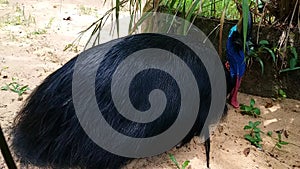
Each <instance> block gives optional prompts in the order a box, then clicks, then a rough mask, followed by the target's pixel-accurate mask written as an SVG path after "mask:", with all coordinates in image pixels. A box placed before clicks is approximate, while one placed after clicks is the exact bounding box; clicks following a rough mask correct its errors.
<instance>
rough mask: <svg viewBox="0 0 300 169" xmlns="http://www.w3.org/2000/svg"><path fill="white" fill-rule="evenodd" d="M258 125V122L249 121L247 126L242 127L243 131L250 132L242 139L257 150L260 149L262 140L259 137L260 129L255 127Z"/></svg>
mask: <svg viewBox="0 0 300 169" xmlns="http://www.w3.org/2000/svg"><path fill="white" fill-rule="evenodd" d="M260 123H261V122H260V121H256V122H252V121H249V124H248V125H246V126H244V130H250V133H249V134H245V135H244V138H245V139H246V140H248V141H249V142H250V143H251V144H252V145H255V146H256V147H258V148H262V145H261V142H262V138H261V136H260V133H261V129H260V128H258V127H257V126H258V125H260Z"/></svg>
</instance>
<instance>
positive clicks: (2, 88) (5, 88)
mask: <svg viewBox="0 0 300 169" xmlns="http://www.w3.org/2000/svg"><path fill="white" fill-rule="evenodd" d="M8 89H9V87H8V85H6V86H2V87H1V90H4V91H7V90H8Z"/></svg>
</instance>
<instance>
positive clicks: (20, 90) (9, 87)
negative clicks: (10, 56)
mask: <svg viewBox="0 0 300 169" xmlns="http://www.w3.org/2000/svg"><path fill="white" fill-rule="evenodd" d="M1 90H4V91H12V92H15V93H17V94H18V96H19V97H20V96H22V95H23V94H24V93H26V91H27V90H29V88H28V85H24V86H23V85H20V84H19V83H18V82H16V81H15V79H13V82H11V83H9V84H5V85H4V86H2V87H1Z"/></svg>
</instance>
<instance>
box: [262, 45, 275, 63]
mask: <svg viewBox="0 0 300 169" xmlns="http://www.w3.org/2000/svg"><path fill="white" fill-rule="evenodd" d="M262 48H263V49H265V50H266V51H268V52H269V54H270V55H271V56H272V59H273V62H274V63H275V62H276V56H275V54H274V52H273V50H271V49H270V48H268V47H265V46H264V47H262Z"/></svg>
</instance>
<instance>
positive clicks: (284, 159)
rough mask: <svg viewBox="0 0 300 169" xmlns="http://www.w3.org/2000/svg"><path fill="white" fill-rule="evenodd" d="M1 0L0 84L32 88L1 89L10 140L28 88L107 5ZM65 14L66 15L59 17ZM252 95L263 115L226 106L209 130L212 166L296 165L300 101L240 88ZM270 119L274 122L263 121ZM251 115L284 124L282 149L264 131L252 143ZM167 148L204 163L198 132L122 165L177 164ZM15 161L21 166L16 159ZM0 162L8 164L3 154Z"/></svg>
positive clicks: (299, 161) (277, 126)
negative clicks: (225, 113) (187, 140)
mask: <svg viewBox="0 0 300 169" xmlns="http://www.w3.org/2000/svg"><path fill="white" fill-rule="evenodd" d="M0 2H1V4H0V86H5V84H9V83H11V82H12V81H13V80H12V79H14V80H15V81H16V82H18V83H19V84H21V85H28V86H29V88H30V90H28V91H27V93H25V94H23V95H22V96H21V98H19V97H18V94H17V93H14V92H12V91H3V90H2V91H0V123H1V127H2V129H3V130H4V133H5V137H6V139H7V141H8V142H9V143H10V140H11V135H10V131H11V126H12V122H13V119H14V117H15V115H16V112H18V110H19V109H20V108H21V106H22V104H23V102H24V100H25V99H26V97H28V94H29V93H30V92H31V91H32V90H33V89H34V88H35V87H36V86H38V85H39V84H40V83H41V82H42V80H43V79H44V78H46V77H47V76H48V75H49V74H50V73H51V72H53V71H55V70H56V69H58V68H59V67H61V66H62V65H63V64H64V63H66V62H67V61H68V60H69V59H71V58H72V57H74V56H76V55H77V54H78V53H76V51H64V48H65V46H66V45H67V44H70V43H72V41H73V40H74V39H75V38H76V37H77V36H78V32H80V31H82V30H83V29H85V28H86V27H87V26H89V25H90V24H91V23H92V22H94V21H95V20H96V19H97V18H98V17H99V16H101V15H102V14H103V12H105V10H106V9H108V6H105V5H103V3H102V2H100V1H97V2H95V1H92V0H87V1H84V0H65V1H62V3H61V1H58V0H53V1H45V0H39V1H30V0H18V1H17V0H11V1H9V4H6V3H5V1H3V0H0ZM20 9H21V10H20ZM23 11H24V14H23ZM18 16H21V17H18ZM24 16H25V18H24ZM68 17H70V20H63V18H65V19H67V18H68ZM106 33H107V34H108V31H107V32H106ZM106 33H105V32H104V33H103V34H106ZM88 36H89V35H88V34H87V35H86V36H84V37H83V38H82V41H81V43H79V44H78V46H77V48H78V51H79V52H80V51H81V50H82V49H83V47H84V42H86V40H87V38H88ZM255 87H256V86H253V88H255ZM251 98H253V99H255V101H256V104H255V106H257V107H258V108H260V109H261V111H262V115H261V117H259V118H254V117H252V116H247V115H242V114H241V112H240V111H239V110H235V109H233V108H231V107H230V108H229V112H228V116H227V117H226V118H225V119H224V120H223V122H221V123H220V124H219V125H218V126H217V127H216V130H215V131H214V132H213V133H212V134H211V135H212V138H211V140H212V143H211V144H212V145H211V146H212V148H211V168H213V169H219V168H220V169H227V168H228V169H231V168H237V169H258V168H260V169H267V168H274V169H281V168H300V147H299V146H300V101H297V100H291V99H284V100H282V101H278V100H276V101H275V100H273V99H272V98H263V97H258V96H252V95H246V94H243V93H240V94H239V100H240V102H241V103H244V104H249V102H250V99H251ZM266 107H269V108H266ZM274 119H276V122H273V123H271V124H265V123H267V122H268V121H269V120H274ZM249 121H261V122H262V124H261V125H260V128H261V129H262V130H263V131H265V132H267V131H273V132H275V131H279V130H282V129H283V130H286V132H287V135H288V137H287V138H286V137H285V136H283V138H282V139H283V140H284V141H287V142H289V143H291V144H288V145H285V146H283V147H282V148H281V149H278V148H274V145H275V143H276V142H275V141H274V140H272V139H271V138H269V137H268V136H265V135H262V137H263V142H262V144H263V145H262V147H263V150H259V149H257V148H255V147H254V146H253V145H251V144H250V143H249V142H248V141H247V140H245V139H244V135H245V134H247V133H248V132H247V131H244V130H243V128H244V126H245V125H246V124H248V122H249ZM264 124H265V125H264ZM248 148H249V150H250V152H249V155H248V156H246V155H245V153H244V151H245V150H246V149H248ZM273 148H274V149H273ZM168 153H171V154H174V156H175V157H176V159H177V161H178V162H179V163H182V162H184V161H185V160H189V161H190V164H189V167H188V168H189V169H199V168H205V164H206V162H205V151H204V146H203V145H202V144H201V143H200V142H199V140H198V138H197V137H195V138H194V139H193V140H192V141H191V142H190V143H189V144H187V145H185V146H183V147H181V148H173V149H172V150H170V151H169V152H166V153H164V154H161V155H158V156H155V157H149V158H144V159H136V160H133V161H132V162H131V163H129V164H128V165H127V166H125V167H124V168H126V169H138V168H146V169H152V168H160V169H165V168H176V166H175V165H174V164H173V162H171V160H170V159H169V157H168ZM16 160H17V159H16ZM18 166H19V167H20V168H24V167H22V166H23V165H22V164H20V163H19V162H18ZM0 168H7V167H6V164H5V162H4V160H3V158H2V156H0ZM29 168H34V166H29Z"/></svg>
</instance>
